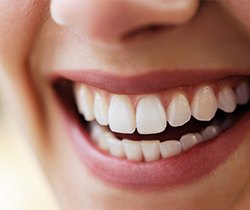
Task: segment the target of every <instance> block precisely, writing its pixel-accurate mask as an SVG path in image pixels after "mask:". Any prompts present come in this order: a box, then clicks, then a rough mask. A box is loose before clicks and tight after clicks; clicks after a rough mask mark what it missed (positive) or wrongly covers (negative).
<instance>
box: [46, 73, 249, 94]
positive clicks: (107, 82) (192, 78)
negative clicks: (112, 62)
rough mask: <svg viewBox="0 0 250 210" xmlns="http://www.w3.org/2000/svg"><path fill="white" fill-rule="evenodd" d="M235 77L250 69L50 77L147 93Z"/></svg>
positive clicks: (131, 92)
mask: <svg viewBox="0 0 250 210" xmlns="http://www.w3.org/2000/svg"><path fill="white" fill-rule="evenodd" d="M135 73H136V71H135ZM236 75H241V76H244V75H246V76H247V75H249V70H237V69H224V70H223V69H218V70H217V71H215V70H214V71H211V70H205V69H204V70H188V71H187V70H178V71H177V70H173V71H169V70H168V71H165V70H158V71H151V72H150V73H144V74H140V75H115V74H109V73H103V72H102V71H99V70H74V71H73V70H69V71H58V72H54V73H53V74H52V75H49V77H50V79H51V80H52V81H54V80H56V79H58V78H65V79H69V80H72V81H74V82H81V83H85V84H88V85H91V86H94V87H97V88H99V89H103V90H106V91H108V92H111V93H117V94H145V93H152V92H158V91H161V90H165V89H167V88H173V87H178V86H185V85H193V84H200V83H203V82H209V81H216V80H219V79H222V78H225V77H230V76H236Z"/></svg>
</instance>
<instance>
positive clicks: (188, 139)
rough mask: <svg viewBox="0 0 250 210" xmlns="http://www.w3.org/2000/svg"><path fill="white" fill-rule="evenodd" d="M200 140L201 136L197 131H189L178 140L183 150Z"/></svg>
mask: <svg viewBox="0 0 250 210" xmlns="http://www.w3.org/2000/svg"><path fill="white" fill-rule="evenodd" d="M201 141H202V137H201V135H200V134H199V133H189V134H186V135H184V136H182V137H181V139H180V142H181V145H182V149H183V150H184V151H185V150H187V149H189V148H191V147H193V146H194V145H196V144H197V143H199V142H201Z"/></svg>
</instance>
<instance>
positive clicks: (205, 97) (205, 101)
mask: <svg viewBox="0 0 250 210" xmlns="http://www.w3.org/2000/svg"><path fill="white" fill-rule="evenodd" d="M217 108H218V104H217V100H216V97H215V94H214V91H213V89H212V88H211V87H210V86H204V87H201V88H199V89H198V90H197V91H196V93H195V96H194V98H193V101H192V105H191V110H192V115H193V116H194V117H195V118H196V119H197V120H201V121H210V120H211V119H212V118H213V117H214V115H215V113H216V111H217Z"/></svg>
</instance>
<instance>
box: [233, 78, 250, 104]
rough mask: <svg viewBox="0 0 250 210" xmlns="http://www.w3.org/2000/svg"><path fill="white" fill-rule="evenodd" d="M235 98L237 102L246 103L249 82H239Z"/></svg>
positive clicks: (249, 92) (248, 96) (248, 95)
mask: <svg viewBox="0 0 250 210" xmlns="http://www.w3.org/2000/svg"><path fill="white" fill-rule="evenodd" d="M236 98H237V103H238V104H241V105H242V104H247V102H248V100H249V98H250V88H249V84H248V83H247V82H243V83H241V84H240V85H239V86H238V87H237V88H236Z"/></svg>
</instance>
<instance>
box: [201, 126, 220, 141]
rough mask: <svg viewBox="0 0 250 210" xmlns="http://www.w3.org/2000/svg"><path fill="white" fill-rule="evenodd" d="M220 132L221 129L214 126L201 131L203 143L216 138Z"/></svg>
mask: <svg viewBox="0 0 250 210" xmlns="http://www.w3.org/2000/svg"><path fill="white" fill-rule="evenodd" d="M220 132H221V128H220V127H219V126H216V125H209V126H207V127H206V128H205V129H204V130H203V131H201V136H202V139H203V141H206V140H209V139H212V138H214V137H216V136H217V135H218V134H219V133H220Z"/></svg>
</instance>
